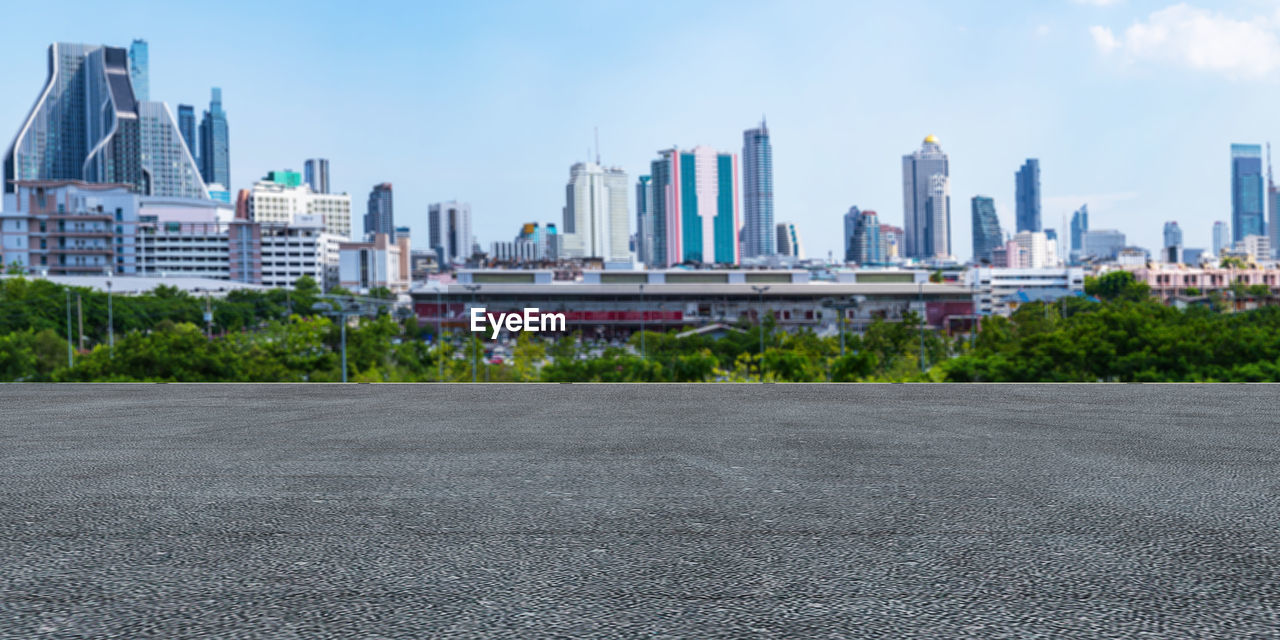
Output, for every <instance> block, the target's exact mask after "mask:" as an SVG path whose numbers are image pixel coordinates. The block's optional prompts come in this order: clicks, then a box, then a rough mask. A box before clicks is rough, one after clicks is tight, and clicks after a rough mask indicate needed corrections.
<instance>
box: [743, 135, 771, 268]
mask: <svg viewBox="0 0 1280 640" xmlns="http://www.w3.org/2000/svg"><path fill="white" fill-rule="evenodd" d="M742 210H743V215H742V231H743V242H742V257H744V258H751V257H755V256H769V255H773V253H774V249H775V247H774V242H773V238H772V237H771V235H772V231H773V145H772V144H770V142H769V127H768V126H767V125H766V124H765V121H764V118H761V119H760V126H759V127H757V128H755V129H747V130H746V131H743V132H742Z"/></svg>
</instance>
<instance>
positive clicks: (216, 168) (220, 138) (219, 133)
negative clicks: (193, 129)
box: [200, 87, 231, 187]
mask: <svg viewBox="0 0 1280 640" xmlns="http://www.w3.org/2000/svg"><path fill="white" fill-rule="evenodd" d="M200 174H201V175H202V176H204V181H205V183H217V184H220V185H223V186H227V187H230V186H231V141H230V136H229V135H228V132H227V114H226V112H225V111H223V110H222V89H219V88H218V87H214V88H213V92H212V98H211V99H210V101H209V110H208V111H205V112H204V118H203V119H202V120H201V121H200Z"/></svg>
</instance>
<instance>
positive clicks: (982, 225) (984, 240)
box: [969, 196, 1004, 264]
mask: <svg viewBox="0 0 1280 640" xmlns="http://www.w3.org/2000/svg"><path fill="white" fill-rule="evenodd" d="M969 205H970V208H971V209H972V211H973V261H974V262H975V263H977V264H982V263H984V262H985V263H987V264H990V263H991V252H992V251H993V250H995V249H996V248H997V247H1000V246H1001V245H1003V244H1004V232H1002V231H1001V230H1000V218H998V217H996V201H995V199H993V198H989V197H987V196H974V197H973V198H972V199H971V200H970V201H969Z"/></svg>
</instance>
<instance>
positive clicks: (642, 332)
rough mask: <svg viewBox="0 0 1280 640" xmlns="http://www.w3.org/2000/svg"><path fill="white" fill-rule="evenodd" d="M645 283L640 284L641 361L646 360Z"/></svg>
mask: <svg viewBox="0 0 1280 640" xmlns="http://www.w3.org/2000/svg"><path fill="white" fill-rule="evenodd" d="M644 316H645V310H644V283H643V282H642V283H640V359H641V360H644V359H645V358H644Z"/></svg>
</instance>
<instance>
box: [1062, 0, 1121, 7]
mask: <svg viewBox="0 0 1280 640" xmlns="http://www.w3.org/2000/svg"><path fill="white" fill-rule="evenodd" d="M1071 1H1072V2H1074V3H1076V4H1088V5H1093V6H1095V7H1114V6H1115V5H1118V4H1120V3H1121V2H1122V0H1071Z"/></svg>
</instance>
